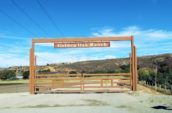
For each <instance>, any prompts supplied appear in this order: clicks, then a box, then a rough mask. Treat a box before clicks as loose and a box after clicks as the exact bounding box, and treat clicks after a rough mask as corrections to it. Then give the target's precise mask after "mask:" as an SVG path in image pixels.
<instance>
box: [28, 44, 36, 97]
mask: <svg viewBox="0 0 172 113" xmlns="http://www.w3.org/2000/svg"><path fill="white" fill-rule="evenodd" d="M29 82H30V94H34V93H35V56H34V43H32V48H31V49H30V76H29Z"/></svg>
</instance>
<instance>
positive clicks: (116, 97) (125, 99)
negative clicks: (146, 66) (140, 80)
mask: <svg viewBox="0 0 172 113" xmlns="http://www.w3.org/2000/svg"><path fill="white" fill-rule="evenodd" d="M160 105H161V106H160ZM156 106H158V108H161V109H154V108H152V107H156ZM115 112H117V113H146V112H147V113H171V112H172V96H168V95H162V94H158V95H157V94H150V93H145V92H143V91H138V92H130V93H90V94H89V93H86V94H39V95H30V94H28V93H6V94H0V113H115Z"/></svg>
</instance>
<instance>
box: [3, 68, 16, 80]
mask: <svg viewBox="0 0 172 113" xmlns="http://www.w3.org/2000/svg"><path fill="white" fill-rule="evenodd" d="M0 79H1V80H13V79H16V72H15V70H7V69H5V70H1V71H0Z"/></svg>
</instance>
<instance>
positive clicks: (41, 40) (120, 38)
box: [32, 36, 132, 43]
mask: <svg viewBox="0 0 172 113" xmlns="http://www.w3.org/2000/svg"><path fill="white" fill-rule="evenodd" d="M130 40H132V36H118V37H85V38H81V37H78V38H35V39H32V42H33V43H55V42H87V41H130Z"/></svg>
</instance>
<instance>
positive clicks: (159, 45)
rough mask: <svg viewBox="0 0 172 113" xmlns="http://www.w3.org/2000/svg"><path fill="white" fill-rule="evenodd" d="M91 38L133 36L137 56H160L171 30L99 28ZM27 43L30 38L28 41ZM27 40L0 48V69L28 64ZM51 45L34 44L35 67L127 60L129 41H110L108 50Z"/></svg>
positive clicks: (171, 40) (171, 36)
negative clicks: (121, 58)
mask: <svg viewBox="0 0 172 113" xmlns="http://www.w3.org/2000/svg"><path fill="white" fill-rule="evenodd" d="M91 35H92V36H126V35H129V36H131V35H134V37H135V45H136V46H137V55H138V56H141V55H149V54H161V53H170V52H172V49H171V48H172V46H171V45H172V31H170V30H164V29H153V28H151V29H142V28H140V27H138V26H128V27H125V28H122V29H120V30H115V29H114V28H106V29H99V30H96V31H94V32H92V33H91ZM30 40H31V39H30ZM30 44H31V43H30V41H29V40H24V41H21V40H20V41H16V42H15V41H14V42H10V43H6V42H5V43H3V42H2V44H1V46H0V62H1V64H0V67H4V66H5V67H7V66H14V65H29V48H30V46H31V45H30ZM53 46H54V45H53V43H47V44H36V55H37V57H38V64H39V65H43V64H47V63H62V62H76V61H85V60H99V59H111V58H119V57H128V54H129V53H130V42H129V41H128V42H127V41H116V42H115V41H114V42H111V47H110V48H75V49H74V48H69V49H68V48H65V49H54V47H53Z"/></svg>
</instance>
